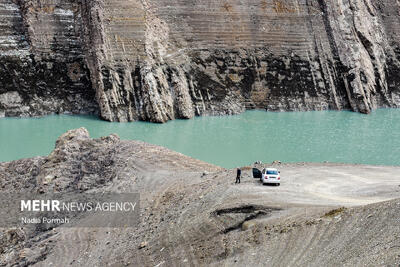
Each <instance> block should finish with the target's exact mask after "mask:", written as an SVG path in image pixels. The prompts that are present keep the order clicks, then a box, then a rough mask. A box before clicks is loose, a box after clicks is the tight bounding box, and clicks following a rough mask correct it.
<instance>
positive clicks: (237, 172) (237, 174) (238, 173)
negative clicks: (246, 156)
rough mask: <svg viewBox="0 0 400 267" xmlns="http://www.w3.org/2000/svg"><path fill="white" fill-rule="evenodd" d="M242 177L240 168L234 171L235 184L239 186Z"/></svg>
mask: <svg viewBox="0 0 400 267" xmlns="http://www.w3.org/2000/svg"><path fill="white" fill-rule="evenodd" d="M241 175H242V170H241V169H240V168H237V171H236V182H235V184H237V183H239V184H240V176H241Z"/></svg>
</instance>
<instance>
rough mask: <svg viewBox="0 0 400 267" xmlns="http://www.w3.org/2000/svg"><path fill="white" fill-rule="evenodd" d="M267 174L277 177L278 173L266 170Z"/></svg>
mask: <svg viewBox="0 0 400 267" xmlns="http://www.w3.org/2000/svg"><path fill="white" fill-rule="evenodd" d="M267 174H276V175H278V171H271V170H267Z"/></svg>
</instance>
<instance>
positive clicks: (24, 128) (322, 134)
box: [0, 109, 400, 168]
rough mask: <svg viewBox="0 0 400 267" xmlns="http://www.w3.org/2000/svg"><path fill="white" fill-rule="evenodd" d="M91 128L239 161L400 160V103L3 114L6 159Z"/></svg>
mask: <svg viewBox="0 0 400 267" xmlns="http://www.w3.org/2000/svg"><path fill="white" fill-rule="evenodd" d="M82 126H83V127H86V128H87V129H88V130H89V132H90V134H91V136H92V137H100V136H105V135H108V134H110V133H117V134H118V135H119V136H120V137H121V138H122V139H136V140H142V141H146V142H148V143H152V144H157V145H162V146H165V147H168V148H170V149H172V150H175V151H179V152H181V153H183V154H186V155H189V156H191V157H194V158H197V159H201V160H204V161H207V162H210V163H213V164H216V165H219V166H223V167H226V168H232V167H235V166H239V165H246V164H249V163H252V162H254V161H258V160H261V161H263V162H271V161H273V160H280V161H283V162H300V161H306V162H323V161H329V162H346V163H364V164H382V165H400V109H380V110H377V111H375V112H373V113H372V114H370V115H362V114H358V113H353V112H345V111H341V112H338V111H318V112H285V113H271V112H264V111H248V112H245V113H243V114H241V115H238V116H226V117H199V118H195V119H192V120H176V121H171V122H168V123H166V124H151V123H145V122H132V123H109V122H104V121H101V120H98V119H97V118H96V117H91V116H68V115H54V116H48V117H44V118H2V119H0V161H10V160H14V159H19V158H26V157H32V156H37V155H47V154H49V153H50V151H51V150H52V149H53V148H54V143H55V141H56V139H57V137H58V136H60V135H61V134H62V133H64V132H65V131H67V130H69V129H74V128H79V127H82Z"/></svg>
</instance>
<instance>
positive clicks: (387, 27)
mask: <svg viewBox="0 0 400 267" xmlns="http://www.w3.org/2000/svg"><path fill="white" fill-rule="evenodd" d="M399 12H400V4H399V2H398V1H397V0H377V1H371V0H334V1H323V0H307V1H306V0H259V1H253V0H245V1H238V0H234V1H214V0H205V1H194V0H190V1H185V2H182V1H178V0H168V1H167V0H129V1H126V0H91V1H89V0H85V1H76V0H66V1H61V0H52V1H50V0H37V1H33V0H0V14H2V16H1V17H0V23H1V24H0V51H1V56H0V115H2V116H19V115H40V114H47V113H52V112H58V113H62V112H74V113H95V112H99V114H100V115H101V117H102V118H103V119H106V120H109V121H132V120H147V121H153V122H165V121H167V120H171V119H175V118H192V117H193V116H200V115H222V114H236V113H239V112H242V111H244V110H245V109H253V108H259V109H266V110H270V111H284V110H300V111H301V110H324V109H337V110H341V109H351V110H353V111H358V112H362V113H369V112H370V111H371V110H373V109H376V108H379V107H398V106H399V105H400V86H399V84H400V79H399V75H398V74H399V70H400V61H399V60H400V34H399V27H400V15H399V14H400V13H399Z"/></svg>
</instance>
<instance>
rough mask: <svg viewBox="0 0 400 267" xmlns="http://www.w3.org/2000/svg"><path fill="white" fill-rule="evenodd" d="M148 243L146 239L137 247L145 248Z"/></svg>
mask: <svg viewBox="0 0 400 267" xmlns="http://www.w3.org/2000/svg"><path fill="white" fill-rule="evenodd" d="M147 245H148V243H147V242H146V241H143V242H142V243H140V245H139V249H142V248H145V247H147Z"/></svg>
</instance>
